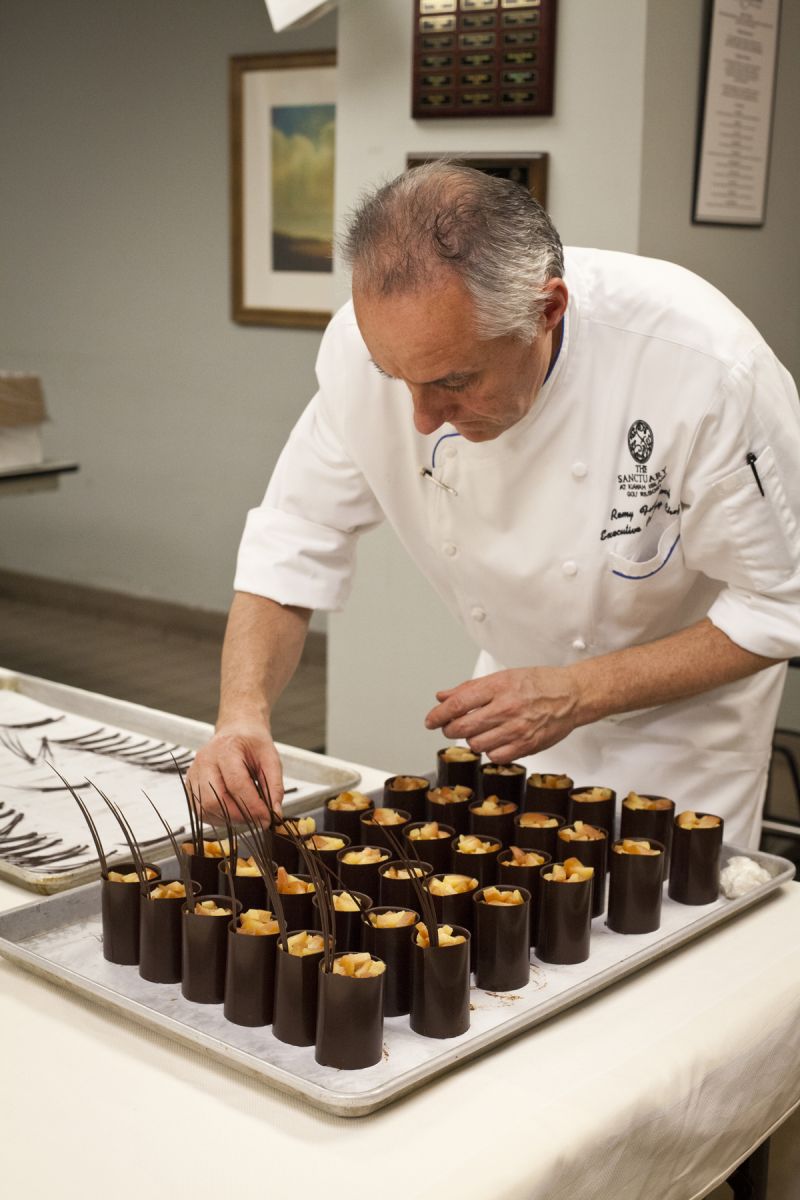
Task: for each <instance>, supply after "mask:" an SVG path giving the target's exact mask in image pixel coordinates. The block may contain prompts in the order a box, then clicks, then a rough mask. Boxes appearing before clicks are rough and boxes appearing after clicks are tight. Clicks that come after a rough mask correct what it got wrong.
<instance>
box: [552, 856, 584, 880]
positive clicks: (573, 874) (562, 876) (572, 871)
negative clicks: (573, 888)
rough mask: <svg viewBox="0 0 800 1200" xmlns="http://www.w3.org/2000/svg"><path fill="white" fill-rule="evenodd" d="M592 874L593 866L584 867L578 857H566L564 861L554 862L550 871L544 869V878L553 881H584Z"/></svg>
mask: <svg viewBox="0 0 800 1200" xmlns="http://www.w3.org/2000/svg"><path fill="white" fill-rule="evenodd" d="M593 875H594V867H585V866H584V865H583V863H582V862H581V861H580V859H577V858H568V859H567V860H566V862H563V863H554V864H553V869H552V871H545V872H544V878H545V879H551V880H552V881H553V883H585V882H586V880H587V879H591V878H592V876H593Z"/></svg>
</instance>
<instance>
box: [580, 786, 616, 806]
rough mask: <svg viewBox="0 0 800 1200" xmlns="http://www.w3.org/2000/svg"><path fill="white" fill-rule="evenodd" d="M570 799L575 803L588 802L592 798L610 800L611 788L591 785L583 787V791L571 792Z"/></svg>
mask: <svg viewBox="0 0 800 1200" xmlns="http://www.w3.org/2000/svg"><path fill="white" fill-rule="evenodd" d="M572 799H573V800H574V801H575V802H576V803H577V804H588V803H589V802H590V801H592V800H610V799H611V788H605V787H591V788H584V789H583V791H580V792H573V793H572Z"/></svg>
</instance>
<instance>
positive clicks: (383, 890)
mask: <svg viewBox="0 0 800 1200" xmlns="http://www.w3.org/2000/svg"><path fill="white" fill-rule="evenodd" d="M412 861H413V866H412V865H407V864H406V863H405V862H403V861H402V860H398V859H395V860H394V861H393V862H388V863H383V864H382V865H381V866H380V867H379V868H378V874H379V876H380V897H381V904H382V905H389V906H391V907H394V908H411V907H413V905H414V904H415V903H416V902H417V892H416V889H415V888H414V883H413V880H412V879H411V877H410V873H411V871H413V872H414V875H415V877H416V878H417V879H427V878H429V877H430V876H431V875H433V866H432V865H431V863H429V862H419V861H417V860H412ZM379 957H380V955H379Z"/></svg>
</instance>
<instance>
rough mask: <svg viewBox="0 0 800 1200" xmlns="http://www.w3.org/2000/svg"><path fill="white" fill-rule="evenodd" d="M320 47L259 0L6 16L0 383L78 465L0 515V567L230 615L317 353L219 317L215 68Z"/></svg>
mask: <svg viewBox="0 0 800 1200" xmlns="http://www.w3.org/2000/svg"><path fill="white" fill-rule="evenodd" d="M335 42H336V25H335V18H334V17H326V18H324V19H323V20H321V21H319V22H318V23H317V24H314V25H312V26H311V27H309V28H308V29H306V30H302V31H297V32H292V33H287V34H282V35H281V36H280V37H276V35H274V34H273V32H272V29H271V26H270V23H269V20H268V18H267V13H266V9H265V6H264V3H263V0H136V3H135V4H131V3H129V0H70V3H69V4H65V3H63V2H62V0H37V2H36V3H33V4H32V3H30V0H1V2H0V44H2V47H3V70H2V72H0V162H2V171H0V210H1V211H2V213H3V220H2V222H0V262H2V275H1V277H0V367H2V368H3V369H6V370H30V371H36V372H38V373H39V374H40V375H41V376H42V378H43V381H44V385H45V390H46V396H47V402H48V405H49V408H50V413H51V416H52V424H51V425H50V427H49V428H48V430H47V438H46V441H47V452H48V455H49V456H50V457H59V458H73V457H74V458H75V459H78V460H79V461H80V464H81V470H80V473H79V474H78V475H76V476H71V477H69V478H67V479H65V480H64V481H63V482H62V484H61V488H60V490H59V492H57V493H52V494H46V495H42V496H24V497H19V498H16V497H14V498H3V499H2V500H1V501H0V505H2V507H1V508H0V565H2V566H3V567H5V568H8V569H14V570H17V571H24V572H29V573H31V574H35V575H41V576H47V577H51V578H59V579H65V580H69V581H77V582H83V583H89V584H94V585H96V586H100V587H108V588H112V589H116V590H119V591H124V592H130V593H132V594H134V595H138V596H154V597H158V598H160V599H165V600H172V601H177V602H180V603H185V604H190V605H194V606H197V607H200V608H207V609H224V608H227V605H228V601H229V598H230V590H231V580H232V573H233V564H234V557H235V552H236V546H237V543H238V538H239V534H240V531H241V526H242V523H243V520H244V514H245V512H246V510H247V509H248V508H250V507H252V506H253V505H255V504H257V503H258V502H259V501H260V499H261V496H262V494H263V490H264V487H265V485H266V481H267V479H268V477H269V473H270V470H271V468H272V465H273V463H274V461H275V458H276V457H277V454H278V452H279V450H280V447H281V445H282V443H283V441H284V439H285V437H286V434H287V432H288V431H289V429H290V428H291V426H292V424H293V423H294V420H295V418H296V416H297V415H298V413H299V412H300V410H301V408H302V406H303V405H304V403H305V401H306V399H307V397H308V396H309V394H310V392H311V390H312V389H313V384H314V378H313V363H314V357H315V354H316V349H317V346H318V344H319V334H318V333H317V332H315V331H303V330H289V331H286V330H279V329H266V328H255V329H253V328H243V327H240V326H236V325H234V324H233V323H232V321H231V319H230V316H229V312H230V303H229V255H228V99H227V92H228V80H227V70H228V58H229V56H230V55H232V54H246V53H262V52H269V51H273V52H274V51H275V50H281V51H291V50H299V49H317V48H328V47H332V46H334V45H335Z"/></svg>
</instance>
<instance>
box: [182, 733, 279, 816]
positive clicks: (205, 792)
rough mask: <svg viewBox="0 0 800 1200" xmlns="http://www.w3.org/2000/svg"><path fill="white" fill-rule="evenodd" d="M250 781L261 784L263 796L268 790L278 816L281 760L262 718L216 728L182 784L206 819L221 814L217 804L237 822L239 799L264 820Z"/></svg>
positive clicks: (266, 812)
mask: <svg viewBox="0 0 800 1200" xmlns="http://www.w3.org/2000/svg"><path fill="white" fill-rule="evenodd" d="M254 779H258V780H259V781H260V784H261V789H262V791H263V792H264V793H265V794H266V793H267V791H268V794H269V796H270V799H271V801H272V807H273V808H274V810H275V812H276V813H280V811H281V803H282V801H283V768H282V766H281V760H280V758H279V756H278V751H277V750H276V749H275V743H274V742H273V740H272V735H271V733H270V731H269V727H268V726H267V725H266V724H265V722H264V721H263V720H261V719H252V718H249V719H247V720H237V721H232V720H229V721H226V723H225V724H224V725H218V726H217V729H216V732H215V734H214V736H213V738H212V739H211V741H210V742H209V743H208V744H207V745H206V746H203V748H202V749H201V750H198V752H197V754H196V755H195V759H194V762H193V763H192V765H191V767H190V768H189V772H188V774H187V776H186V783H187V786H188V787H189V788H191V791H192V794H193V795H194V796H195V797H199V798H200V800H201V801H202V804H203V809H204V811H205V812H207V813H208V814H209V816H211V817H213V816H214V815H221V808H220V804H222V805H224V806H225V808H227V810H228V813H229V815H230V817H231V820H236V821H239V820H241V813H240V812H239V809H238V808H237V807H236V803H235V801H236V800H237V799H238V800H240V801H242V802H243V807H244V806H245V805H246V807H247V809H249V811H250V813H251V814H252V816H253V817H257V818H259V819H260V820H262V821H268V820H269V818H270V813H269V808H268V806H267V804H266V801H265V800H264V799H262V797H261V796H260V795H259V792H258V790H257V789H256V786H255V783H254V782H253V780H254ZM215 793H216V796H215ZM217 797H218V798H219V802H218V800H217Z"/></svg>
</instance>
